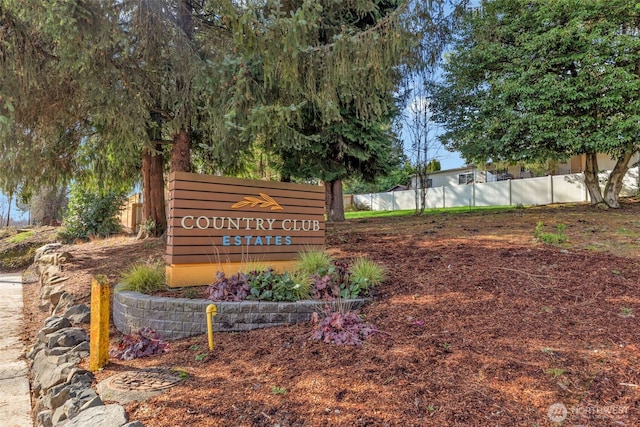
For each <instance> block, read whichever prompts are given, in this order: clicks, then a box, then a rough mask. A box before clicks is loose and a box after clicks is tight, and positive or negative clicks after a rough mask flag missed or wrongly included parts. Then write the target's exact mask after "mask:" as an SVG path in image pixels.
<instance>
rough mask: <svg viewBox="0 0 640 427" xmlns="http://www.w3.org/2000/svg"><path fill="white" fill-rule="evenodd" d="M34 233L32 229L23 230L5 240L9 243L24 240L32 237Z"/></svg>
mask: <svg viewBox="0 0 640 427" xmlns="http://www.w3.org/2000/svg"><path fill="white" fill-rule="evenodd" d="M34 234H35V232H33V231H24V232H22V233H18V234H16V235H15V236H13V237H11V238H9V239H7V242H9V243H21V242H24V241H25V240H27V239H28V238H30V237H33V235H34Z"/></svg>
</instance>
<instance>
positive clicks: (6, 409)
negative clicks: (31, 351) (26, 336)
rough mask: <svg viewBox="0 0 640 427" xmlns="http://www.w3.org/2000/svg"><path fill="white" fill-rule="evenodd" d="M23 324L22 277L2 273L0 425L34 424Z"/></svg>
mask: <svg viewBox="0 0 640 427" xmlns="http://www.w3.org/2000/svg"><path fill="white" fill-rule="evenodd" d="M21 326H22V276H21V275H20V274H0V424H2V425H3V426H7V427H32V426H33V421H32V420H31V398H30V391H29V380H28V379H27V372H28V371H27V362H26V359H25V357H24V354H25V348H24V345H23V344H22V341H20V328H21Z"/></svg>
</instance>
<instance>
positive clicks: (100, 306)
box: [89, 275, 111, 372]
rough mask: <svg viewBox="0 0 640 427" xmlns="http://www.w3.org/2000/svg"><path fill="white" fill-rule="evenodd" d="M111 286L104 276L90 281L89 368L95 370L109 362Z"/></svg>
mask: <svg viewBox="0 0 640 427" xmlns="http://www.w3.org/2000/svg"><path fill="white" fill-rule="evenodd" d="M110 303H111V287H110V286H109V282H108V281H107V277H106V276H102V275H100V276H95V277H94V278H93V279H92V281H91V325H90V329H91V331H90V340H89V370H90V371H92V372H95V371H97V370H99V369H101V368H103V367H104V366H105V365H106V364H107V363H109V309H110Z"/></svg>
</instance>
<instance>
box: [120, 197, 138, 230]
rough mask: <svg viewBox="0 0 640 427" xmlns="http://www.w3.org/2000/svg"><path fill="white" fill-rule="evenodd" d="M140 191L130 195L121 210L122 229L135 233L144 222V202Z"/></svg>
mask: <svg viewBox="0 0 640 427" xmlns="http://www.w3.org/2000/svg"><path fill="white" fill-rule="evenodd" d="M140 199H141V196H140V193H137V194H134V195H133V196H130V197H129V198H128V199H127V201H126V202H125V204H124V206H123V207H122V209H121V210H120V224H121V225H122V231H124V232H126V233H131V234H135V233H137V232H138V230H139V229H140V224H142V203H141V201H140Z"/></svg>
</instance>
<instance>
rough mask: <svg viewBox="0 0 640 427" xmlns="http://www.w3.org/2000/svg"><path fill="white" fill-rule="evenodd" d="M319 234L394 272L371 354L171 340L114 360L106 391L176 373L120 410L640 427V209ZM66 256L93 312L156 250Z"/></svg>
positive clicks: (87, 248)
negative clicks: (165, 386) (545, 237)
mask: <svg viewBox="0 0 640 427" xmlns="http://www.w3.org/2000/svg"><path fill="white" fill-rule="evenodd" d="M538 222H542V223H543V224H544V226H545V229H546V231H548V232H550V233H554V232H556V230H557V228H556V227H557V225H559V224H564V225H566V231H565V233H566V235H567V242H565V243H562V244H559V245H549V244H545V243H543V242H540V241H537V240H536V239H534V237H533V235H534V230H535V228H536V224H537V223H538ZM327 234H328V237H327V246H328V248H329V250H330V251H331V252H332V253H333V254H334V255H335V256H336V257H338V258H353V257H356V256H360V255H366V256H368V257H370V258H372V259H374V260H376V261H378V262H380V263H382V264H383V265H384V266H385V268H386V269H387V272H388V278H387V280H386V282H385V283H384V284H383V285H381V286H380V287H378V288H377V289H375V291H374V294H373V302H372V303H370V304H369V305H368V306H366V307H365V308H364V309H363V310H362V311H361V314H362V316H364V317H365V318H366V320H367V321H368V322H370V323H372V324H373V325H375V326H376V327H377V328H378V329H379V330H380V332H379V333H377V334H375V335H374V336H373V337H372V338H371V339H370V340H368V341H367V342H366V343H365V344H364V345H363V346H361V347H353V346H336V345H329V344H324V343H320V342H316V341H312V340H310V339H309V336H310V334H311V332H312V329H313V326H312V325H311V324H303V325H292V326H288V327H278V328H270V329H264V330H256V331H252V332H246V333H218V334H217V335H216V337H215V339H216V347H215V349H214V350H213V351H212V352H209V351H208V345H207V337H206V336H198V337H193V338H189V339H184V340H179V341H174V342H171V344H170V350H169V352H168V353H166V354H164V355H161V356H155V357H151V358H145V359H137V360H133V361H129V362H124V361H118V360H115V359H112V360H111V363H110V364H109V365H108V366H107V367H106V368H105V369H104V370H103V371H101V372H99V373H98V374H97V379H98V380H102V379H105V378H107V377H108V376H111V375H114V374H115V373H118V372H122V371H126V370H131V369H135V368H141V367H152V366H161V367H169V368H172V369H178V370H180V371H182V372H184V375H186V380H185V381H183V382H182V383H181V384H180V385H178V386H175V387H173V388H171V389H169V390H168V391H167V392H166V393H164V394H162V395H160V396H157V397H153V398H151V399H149V400H147V401H145V402H138V403H132V404H129V405H128V406H127V410H128V413H129V415H130V417H131V419H132V420H139V421H142V422H143V423H144V425H145V426H148V427H164V426H205V425H206V426H281V427H285V426H551V425H560V424H559V423H560V422H561V421H563V420H564V423H563V425H585V426H610V425H611V426H614V425H615V426H637V425H640V389H639V386H640V372H639V370H640V348H639V347H640V342H639V337H640V334H639V332H638V331H639V328H638V326H639V321H638V319H639V317H640V292H639V287H640V251H639V249H640V201H638V200H628V201H626V202H625V203H624V206H623V209H621V210H619V211H608V212H603V211H599V210H597V209H594V208H592V207H589V206H584V205H578V206H551V207H541V208H527V209H514V210H510V211H506V212H481V213H462V214H455V215H452V214H434V215H427V216H422V217H414V216H404V217H391V218H377V219H367V220H351V221H348V222H346V223H344V224H338V225H330V226H329V227H328V233H327ZM67 249H68V250H69V252H70V253H71V254H72V255H73V258H72V259H71V260H70V261H69V263H68V265H67V267H66V273H67V274H68V275H70V276H71V279H70V280H69V281H68V285H67V286H68V287H69V289H70V290H72V291H73V292H74V293H75V294H76V295H77V296H78V298H79V300H80V301H88V297H89V293H88V292H89V287H90V277H91V274H107V275H108V276H109V277H110V279H111V280H113V281H114V282H115V281H117V279H118V275H119V273H120V272H121V271H122V270H123V269H124V268H126V266H128V265H130V264H131V263H132V262H133V261H134V260H137V259H140V260H142V261H144V260H148V259H158V258H159V257H161V255H162V251H163V244H162V242H161V241H158V240H146V241H135V240H133V239H130V238H118V239H107V240H104V241H96V242H91V243H85V244H80V245H73V246H70V247H68V248H67ZM36 288H37V285H35V284H33V285H31V286H30V285H27V286H25V292H26V296H27V300H26V301H30V300H31V301H34V302H35V300H36V298H35V297H34V296H35V295H36V294H37V289H36ZM25 314H26V317H27V318H28V319H29V321H27V322H26V325H25V328H26V330H25V337H26V338H27V339H29V338H30V337H32V336H33V333H34V331H35V330H37V329H38V328H39V327H40V326H41V324H42V323H41V322H42V319H43V318H44V316H46V313H41V312H39V311H38V309H37V307H36V304H33V303H32V304H26V305H25ZM112 334H113V337H112V341H113V343H114V344H115V342H116V341H117V339H118V338H119V337H118V334H117V332H116V331H115V330H113V329H112ZM565 409H566V413H565V412H564V410H565ZM556 422H557V423H556Z"/></svg>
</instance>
